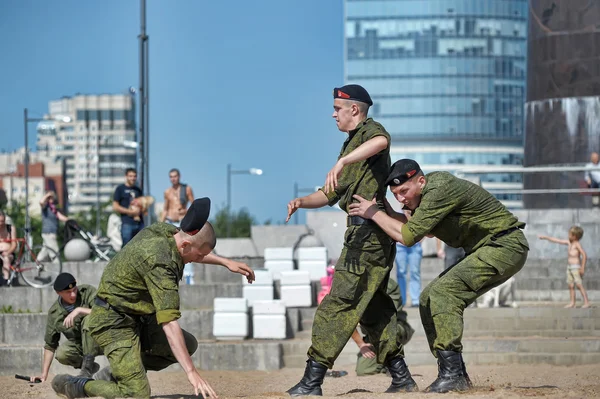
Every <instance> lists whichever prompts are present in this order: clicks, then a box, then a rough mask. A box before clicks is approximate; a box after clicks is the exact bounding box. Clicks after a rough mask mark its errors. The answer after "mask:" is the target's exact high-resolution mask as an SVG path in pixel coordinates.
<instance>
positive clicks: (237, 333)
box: [213, 312, 249, 340]
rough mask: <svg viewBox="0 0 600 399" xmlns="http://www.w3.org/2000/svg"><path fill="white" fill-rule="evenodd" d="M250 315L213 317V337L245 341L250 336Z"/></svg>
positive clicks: (220, 314)
mask: <svg viewBox="0 0 600 399" xmlns="http://www.w3.org/2000/svg"><path fill="white" fill-rule="evenodd" d="M248 317H249V316H248V313H217V312H215V313H214V315H213V335H214V336H215V337H216V338H217V339H221V340H234V339H244V338H246V337H247V336H248Z"/></svg>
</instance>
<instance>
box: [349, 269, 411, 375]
mask: <svg viewBox="0 0 600 399" xmlns="http://www.w3.org/2000/svg"><path fill="white" fill-rule="evenodd" d="M387 293H388V295H389V296H390V298H392V301H394V305H396V312H397V313H396V325H397V326H398V341H399V342H400V343H401V344H402V345H403V346H404V345H406V344H407V343H408V341H410V339H411V338H412V336H413V334H414V333H415V330H414V329H413V328H412V327H411V326H410V324H408V319H407V317H408V315H407V314H406V311H404V309H402V295H401V294H400V287H399V286H398V283H397V282H396V280H394V279H393V278H390V279H389V280H388V285H387ZM369 316H370V315H367V314H365V315H363V319H366V318H368V317H369ZM352 340H354V342H355V343H356V345H358V347H359V349H360V351H359V352H358V355H357V357H358V358H357V359H356V375H358V376H363V375H373V374H379V373H382V372H385V370H386V368H385V367H384V366H383V364H379V363H377V354H376V353H375V352H374V350H375V348H374V347H373V345H371V344H370V343H369V339H368V338H367V337H364V338H363V337H362V335H361V334H360V333H359V332H358V330H356V331H354V333H353V334H352Z"/></svg>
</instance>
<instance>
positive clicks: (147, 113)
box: [144, 0, 152, 226]
mask: <svg viewBox="0 0 600 399" xmlns="http://www.w3.org/2000/svg"><path fill="white" fill-rule="evenodd" d="M144 1H145V0H144ZM144 9H145V5H144ZM145 23H146V13H145V11H144V24H145ZM144 31H145V30H144ZM144 33H145V32H144ZM149 40H150V37H149V36H148V35H145V40H144V53H145V54H144V66H145V72H144V76H145V79H146V82H145V83H146V85H145V89H146V93H145V94H146V101H145V104H144V106H145V108H146V110H145V112H144V115H145V116H146V121H145V123H144V126H145V128H146V140H145V141H146V146H145V147H144V149H145V150H146V155H145V156H144V159H145V160H146V170H145V171H144V176H145V177H146V184H145V185H144V187H145V188H146V195H150V84H149V81H150V69H149V62H148V60H149V58H150V52H149V50H150V48H149ZM146 218H147V220H146V226H149V225H150V224H152V212H148V216H147V217H146Z"/></svg>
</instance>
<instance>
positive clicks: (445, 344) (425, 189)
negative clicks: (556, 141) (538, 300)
mask: <svg viewBox="0 0 600 399" xmlns="http://www.w3.org/2000/svg"><path fill="white" fill-rule="evenodd" d="M386 185H389V186H391V187H390V188H391V191H392V193H393V194H394V196H395V197H396V199H397V200H398V201H399V202H400V203H402V204H403V205H404V207H406V208H408V209H410V210H413V217H412V218H411V219H410V220H407V219H406V217H404V216H403V215H401V214H399V213H397V212H393V211H392V210H390V209H387V210H388V214H386V213H385V212H379V208H378V206H377V204H375V203H374V202H373V201H369V200H368V198H369V197H362V196H361V197H359V196H356V197H355V199H357V200H358V201H359V202H358V203H355V204H353V205H350V209H351V210H350V215H357V216H361V217H363V218H367V219H371V220H373V221H375V222H376V223H377V224H378V225H379V226H381V228H382V229H383V230H384V231H385V232H387V233H388V234H389V235H390V237H392V238H393V239H395V240H398V242H401V243H403V244H404V245H407V246H411V245H414V244H415V243H416V242H419V241H420V240H421V239H422V238H423V237H425V236H426V235H431V236H435V237H437V238H439V239H440V240H442V241H444V242H445V243H446V244H448V245H450V246H452V247H456V248H459V247H460V248H463V249H464V250H465V253H466V256H465V257H464V258H463V259H462V260H461V261H460V262H458V263H457V264H455V265H454V266H452V267H451V268H449V269H446V270H444V271H443V272H442V273H441V274H440V275H439V277H437V278H436V279H435V280H433V281H432V282H431V283H430V284H429V285H428V286H427V287H426V288H425V289H424V290H423V292H422V293H421V297H420V298H419V299H420V305H419V306H420V312H421V321H422V322H423V327H424V329H425V334H426V335H427V340H428V341H429V346H430V348H431V351H432V353H433V354H434V356H436V357H437V359H438V365H439V368H438V369H439V373H438V378H437V379H436V380H435V381H434V382H433V384H431V385H430V386H429V388H428V389H427V390H428V391H430V392H448V391H455V390H456V391H462V390H467V389H469V388H470V387H471V381H470V379H469V376H468V374H467V370H466V367H465V365H464V362H463V359H462V349H463V346H462V343H461V340H462V335H463V311H464V310H465V308H466V307H467V306H469V305H470V304H471V303H473V302H474V301H475V300H476V299H477V298H478V297H479V296H481V295H483V294H484V293H485V292H487V291H489V290H490V289H492V288H494V287H496V286H499V285H500V284H502V283H504V282H505V281H506V280H508V279H509V278H510V277H512V276H513V275H515V274H516V273H517V272H518V271H519V270H521V268H522V267H523V265H524V264H525V261H526V259H527V253H528V251H529V245H528V243H527V239H526V238H525V235H524V234H523V232H522V231H521V229H523V228H524V227H525V223H523V222H520V221H519V220H518V219H517V217H516V216H514V215H513V214H512V213H511V212H509V211H508V210H507V209H506V208H505V207H504V205H502V203H500V201H498V200H497V199H496V198H494V197H493V196H492V195H491V194H490V193H488V192H487V191H486V190H484V189H483V188H481V187H479V186H478V185H476V184H473V183H471V182H468V181H466V180H462V179H459V178H457V177H454V176H453V175H452V174H450V173H447V172H433V173H429V174H427V175H424V174H423V172H422V171H421V168H420V167H419V164H418V163H417V162H415V161H414V160H411V159H402V160H400V161H398V162H396V163H395V164H394V165H393V166H392V171H391V172H390V175H389V177H388V179H387V181H386Z"/></svg>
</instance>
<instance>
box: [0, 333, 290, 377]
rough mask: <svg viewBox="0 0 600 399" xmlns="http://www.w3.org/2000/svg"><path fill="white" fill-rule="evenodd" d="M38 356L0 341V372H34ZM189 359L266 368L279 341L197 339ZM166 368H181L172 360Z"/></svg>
mask: <svg viewBox="0 0 600 399" xmlns="http://www.w3.org/2000/svg"><path fill="white" fill-rule="evenodd" d="M42 356H43V348H42V346H8V345H0V375H14V374H15V373H19V374H25V375H34V374H38V373H39V372H40V369H41V365H42ZM192 360H193V361H194V365H195V366H196V367H197V368H198V369H201V370H235V371H249V370H263V371H269V370H278V369H280V368H282V367H283V350H282V347H281V344H280V343H279V342H276V341H257V340H256V341H243V342H199V343H198V350H197V351H196V353H194V354H193V355H192ZM96 362H97V363H99V364H100V366H102V367H104V366H107V365H108V361H107V359H106V358H105V357H104V356H99V357H97V358H96ZM167 370H181V368H180V366H179V365H178V364H174V365H172V366H169V367H168V368H167ZM50 372H51V373H53V374H60V373H69V374H78V371H76V370H75V369H73V368H71V367H68V366H65V365H62V364H60V363H58V362H57V361H54V362H53V363H52V367H51V368H50Z"/></svg>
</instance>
